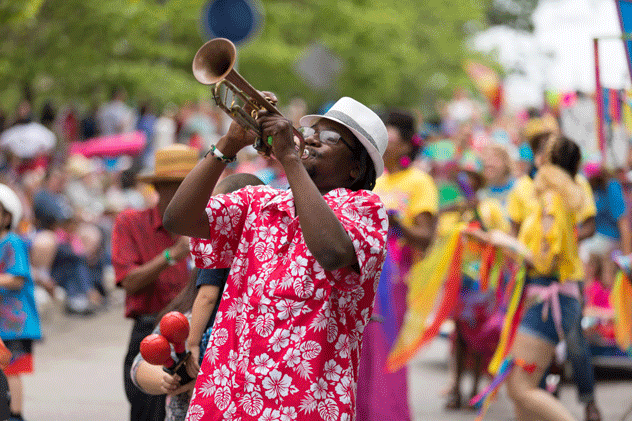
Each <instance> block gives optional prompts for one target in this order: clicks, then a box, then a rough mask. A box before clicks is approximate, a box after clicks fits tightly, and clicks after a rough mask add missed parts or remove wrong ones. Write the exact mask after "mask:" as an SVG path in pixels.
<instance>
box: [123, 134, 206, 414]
mask: <svg viewBox="0 0 632 421" xmlns="http://www.w3.org/2000/svg"><path fill="white" fill-rule="evenodd" d="M155 155H156V165H155V171H154V172H153V173H152V174H146V175H141V176H140V177H139V179H140V180H141V181H145V182H148V183H151V184H153V186H154V188H155V189H156V192H157V193H158V195H159V199H158V204H157V205H156V206H154V207H152V208H149V209H146V210H143V211H138V210H133V209H129V210H125V211H123V212H121V213H120V214H119V215H118V216H117V218H116V221H115V223H114V227H113V229H112V265H113V266H114V270H115V273H116V284H117V285H118V286H119V287H121V288H123V289H125V293H126V294H125V317H129V318H131V319H134V326H133V328H132V333H131V338H130V342H129V346H128V351H127V355H126V356H125V363H124V367H123V370H124V372H123V373H124V381H125V393H126V395H127V399H128V401H129V402H130V404H131V414H130V420H131V421H139V420H147V421H150V420H151V421H154V420H163V419H164V417H165V397H164V396H150V395H147V394H144V393H142V392H141V391H140V390H138V389H137V388H136V387H135V386H134V384H133V383H132V380H131V377H130V369H131V367H132V363H133V361H134V357H135V356H136V355H137V354H138V353H139V352H140V342H141V341H142V340H143V339H144V338H145V336H147V335H149V334H151V333H152V330H153V329H154V326H155V324H156V320H155V316H156V314H157V313H159V312H160V311H161V310H162V309H163V308H164V307H165V306H166V305H167V304H168V303H169V302H170V301H171V300H172V299H173V298H174V297H175V296H176V295H177V294H178V293H179V292H180V290H181V289H182V288H183V287H184V286H185V285H186V283H187V282H188V279H189V276H190V273H189V267H188V264H187V259H186V257H187V256H188V255H189V239H188V237H184V236H178V235H174V234H171V233H170V232H168V231H167V230H166V229H165V228H164V227H163V225H162V216H163V214H164V212H165V209H166V207H167V204H168V203H169V201H170V200H171V198H172V197H173V195H174V194H175V192H176V190H177V188H178V186H179V185H180V183H181V182H182V180H183V179H184V177H185V176H186V174H187V173H188V172H189V171H190V170H191V169H192V168H193V167H194V166H195V164H196V163H197V151H195V150H194V149H192V148H190V147H188V146H184V145H172V146H169V147H166V148H164V149H161V150H158V151H156V154H155Z"/></svg>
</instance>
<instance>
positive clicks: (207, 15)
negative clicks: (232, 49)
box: [200, 0, 263, 45]
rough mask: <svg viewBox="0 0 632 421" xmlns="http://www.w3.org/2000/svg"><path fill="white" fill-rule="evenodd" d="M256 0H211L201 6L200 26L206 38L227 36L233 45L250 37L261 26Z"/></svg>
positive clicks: (259, 11)
mask: <svg viewBox="0 0 632 421" xmlns="http://www.w3.org/2000/svg"><path fill="white" fill-rule="evenodd" d="M255 1H256V0H211V1H209V2H208V3H207V4H206V6H204V7H203V8H202V16H201V19H200V26H201V29H202V33H203V34H204V36H206V38H207V39H212V38H228V39H229V40H231V41H232V42H233V43H234V44H235V45H238V44H240V43H243V42H244V41H246V40H248V38H250V37H252V36H253V35H254V34H255V33H256V32H257V31H258V30H259V28H261V26H262V20H263V16H262V13H261V8H260V7H259V5H258V4H256V3H255Z"/></svg>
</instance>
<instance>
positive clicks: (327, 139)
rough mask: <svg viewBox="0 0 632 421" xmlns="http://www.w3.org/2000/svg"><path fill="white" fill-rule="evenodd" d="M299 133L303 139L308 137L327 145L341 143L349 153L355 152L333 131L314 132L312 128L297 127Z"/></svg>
mask: <svg viewBox="0 0 632 421" xmlns="http://www.w3.org/2000/svg"><path fill="white" fill-rule="evenodd" d="M298 130H299V132H301V134H302V135H303V137H304V138H305V139H307V138H308V137H310V136H314V138H315V139H318V141H319V142H321V143H325V144H327V145H337V144H338V143H339V142H342V143H343V144H344V145H345V146H346V147H347V148H349V149H350V150H351V152H355V149H354V148H352V147H351V145H350V144H349V143H347V141H346V140H344V139H343V138H342V136H341V135H340V133H338V132H335V131H333V130H316V129H314V128H313V127H305V126H303V127H299V129H298Z"/></svg>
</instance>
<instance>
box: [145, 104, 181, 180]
mask: <svg viewBox="0 0 632 421" xmlns="http://www.w3.org/2000/svg"><path fill="white" fill-rule="evenodd" d="M176 114H177V107H176V106H175V105H174V104H173V103H169V104H167V105H165V107H164V108H163V110H162V114H161V115H160V117H158V119H157V120H156V124H155V125H154V150H158V149H162V148H165V147H167V146H169V145H172V144H174V143H175V141H176V132H177V129H178V125H177V124H176V120H175V117H176ZM148 167H149V168H153V163H152V164H151V165H150V164H148Z"/></svg>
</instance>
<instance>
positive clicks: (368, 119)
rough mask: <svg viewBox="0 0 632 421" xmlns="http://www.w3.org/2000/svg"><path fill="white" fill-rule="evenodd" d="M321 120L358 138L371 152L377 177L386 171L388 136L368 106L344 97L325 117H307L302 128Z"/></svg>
mask: <svg viewBox="0 0 632 421" xmlns="http://www.w3.org/2000/svg"><path fill="white" fill-rule="evenodd" d="M321 118H326V119H327V120H331V121H335V122H336V123H339V124H342V125H343V126H345V127H346V128H348V129H349V130H351V132H352V133H353V134H354V135H355V137H357V138H358V140H359V141H360V142H362V144H363V145H364V147H365V148H366V150H367V151H368V152H369V156H370V157H371V159H372V160H373V165H374V166H375V173H376V177H379V176H380V175H382V172H383V171H384V160H383V159H382V155H384V151H385V150H386V145H387V144H388V134H387V133H386V126H384V123H383V122H382V119H381V118H380V117H379V116H378V115H377V114H376V113H375V112H373V110H371V109H370V108H369V107H367V106H366V105H363V104H361V103H359V102H358V101H356V100H355V99H353V98H349V97H346V96H345V97H342V98H340V99H339V100H338V101H336V103H335V104H334V105H332V106H331V108H330V109H329V111H327V112H326V113H325V114H323V115H316V114H311V115H306V116H305V117H303V118H301V120H300V124H301V126H308V127H311V126H313V125H314V124H315V123H316V122H317V121H318V120H320V119H321Z"/></svg>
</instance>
